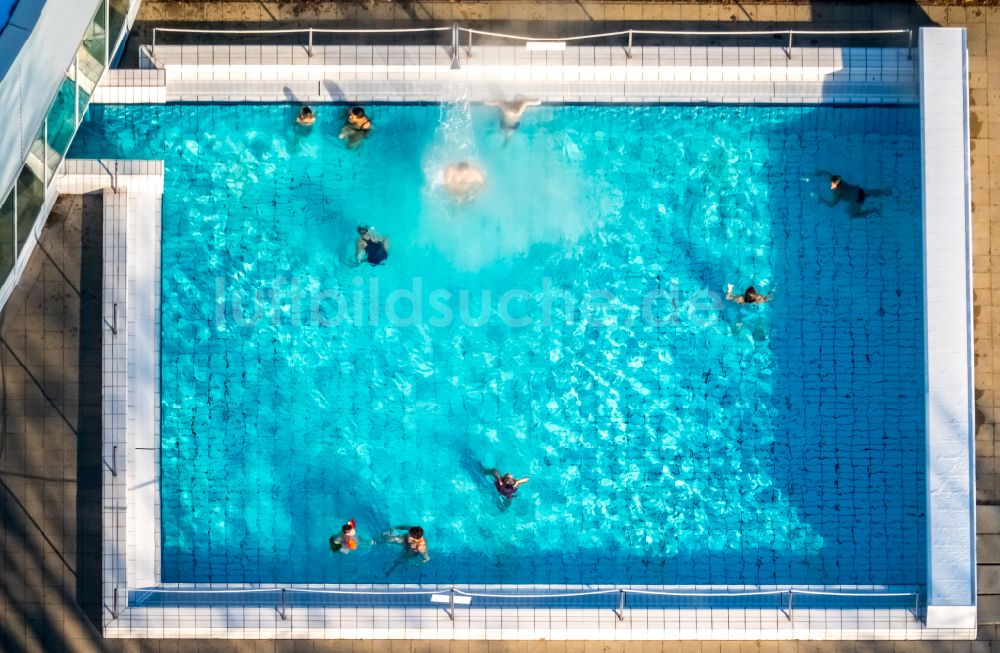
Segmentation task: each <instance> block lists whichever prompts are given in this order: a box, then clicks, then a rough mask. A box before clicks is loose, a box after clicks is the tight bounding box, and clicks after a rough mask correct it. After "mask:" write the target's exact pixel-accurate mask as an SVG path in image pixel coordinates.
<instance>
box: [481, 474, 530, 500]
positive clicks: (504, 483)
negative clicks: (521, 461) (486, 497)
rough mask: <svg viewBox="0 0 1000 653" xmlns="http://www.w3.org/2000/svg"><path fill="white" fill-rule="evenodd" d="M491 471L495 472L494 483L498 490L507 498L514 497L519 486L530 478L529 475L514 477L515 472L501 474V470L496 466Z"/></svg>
mask: <svg viewBox="0 0 1000 653" xmlns="http://www.w3.org/2000/svg"><path fill="white" fill-rule="evenodd" d="M490 473H491V474H493V485H494V486H496V489H497V492H499V493H500V496H502V497H503V498H505V499H512V498H513V497H514V494H515V493H516V492H517V488H519V487H521V486H522V485H524V484H525V483H527V482H528V480H529V479H528V477H527V476H525V477H524V478H514V475H513V474H504V475H503V476H500V472H499V470H497V468H496V467H494V468H493V469H491V470H490Z"/></svg>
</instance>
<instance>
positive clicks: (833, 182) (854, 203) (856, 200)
mask: <svg viewBox="0 0 1000 653" xmlns="http://www.w3.org/2000/svg"><path fill="white" fill-rule="evenodd" d="M815 174H817V175H823V176H827V177H829V178H830V192H831V199H825V198H822V197H820V198H819V201H820V202H822V203H823V204H826V205H827V206H829V207H831V208H832V207H833V206H835V205H837V204H839V203H840V202H844V203H845V204H846V205H847V214H848V215H849V216H851V217H852V218H866V217H868V216H870V215H882V212H881V211H879V210H878V209H867V210H863V209H862V205H863V204H864V203H865V200H866V199H868V198H869V197H878V196H880V195H889V194H891V193H890V192H889V191H884V190H873V191H865V189H864V188H862V187H861V186H855V185H854V184H849V183H847V182H846V181H844V179H843V177H841V176H840V175H835V174H832V173H830V172H827V171H826V170H817V171H816V173H815Z"/></svg>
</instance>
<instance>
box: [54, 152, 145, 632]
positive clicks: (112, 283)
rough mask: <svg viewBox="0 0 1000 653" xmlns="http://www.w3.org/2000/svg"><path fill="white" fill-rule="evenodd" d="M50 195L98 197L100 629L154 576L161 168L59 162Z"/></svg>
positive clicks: (134, 163)
mask: <svg viewBox="0 0 1000 653" xmlns="http://www.w3.org/2000/svg"><path fill="white" fill-rule="evenodd" d="M55 188H56V189H57V190H58V192H59V193H70V194H83V193H90V192H95V191H98V192H101V191H103V196H104V197H103V199H104V215H103V227H102V250H103V257H102V260H103V270H102V278H103V282H102V311H101V313H102V318H103V319H102V321H103V324H102V344H101V348H102V366H103V370H102V378H103V383H102V386H103V387H102V403H103V407H102V427H101V428H102V458H103V460H104V461H105V464H104V468H103V482H102V486H103V487H102V505H101V512H102V517H103V530H102V533H103V537H102V549H103V551H102V556H101V557H102V568H103V569H102V596H103V599H104V610H102V622H103V623H104V624H108V623H110V622H112V621H113V620H114V618H115V615H117V614H119V613H120V612H121V610H122V609H124V607H125V599H126V597H125V593H124V592H123V591H122V590H123V589H124V588H126V587H132V586H135V585H134V584H136V583H138V584H150V583H152V584H155V583H156V581H157V578H158V577H159V570H158V569H157V568H156V563H157V558H156V554H157V551H158V550H159V522H158V516H159V514H158V511H157V506H158V504H159V497H158V491H159V489H158V488H159V460H158V459H157V458H156V455H157V454H158V448H159V429H158V428H157V426H156V424H155V423H154V422H155V421H156V419H157V418H158V415H159V409H158V407H157V404H158V403H159V369H158V368H159V320H158V311H159V285H160V284H159V252H158V251H157V249H158V245H159V233H160V223H159V219H160V199H161V197H162V195H163V163H162V162H160V161H113V160H101V161H79V160H66V161H65V162H64V163H63V165H62V169H61V172H60V173H59V175H58V176H57V177H56V180H55Z"/></svg>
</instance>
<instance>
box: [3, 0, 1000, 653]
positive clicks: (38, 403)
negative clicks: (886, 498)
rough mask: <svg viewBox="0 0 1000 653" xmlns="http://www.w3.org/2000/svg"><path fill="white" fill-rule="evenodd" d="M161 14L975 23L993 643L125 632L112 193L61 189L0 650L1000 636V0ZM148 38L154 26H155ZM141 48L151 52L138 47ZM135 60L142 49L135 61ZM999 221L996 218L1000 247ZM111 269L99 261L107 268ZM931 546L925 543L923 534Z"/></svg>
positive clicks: (41, 274) (208, 7)
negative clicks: (103, 620)
mask: <svg viewBox="0 0 1000 653" xmlns="http://www.w3.org/2000/svg"><path fill="white" fill-rule="evenodd" d="M139 18H140V22H139V24H138V27H137V29H138V32H139V33H140V34H148V28H149V26H150V25H151V24H154V23H155V24H161V25H162V24H177V25H188V26H194V25H195V24H198V23H200V24H202V25H205V24H211V25H225V26H230V25H237V24H239V25H241V26H244V27H246V26H248V25H247V23H251V24H253V25H254V26H258V25H267V26H272V27H277V26H287V25H304V26H308V25H313V26H318V25H319V24H338V25H341V26H346V25H348V24H350V25H352V26H371V25H375V24H378V25H382V26H384V25H387V24H388V25H393V26H399V27H403V26H408V25H414V24H424V23H427V22H434V23H440V22H443V21H452V20H462V21H466V22H470V21H476V22H477V24H479V25H484V26H489V27H495V28H500V27H506V28H508V29H510V28H511V27H519V28H521V29H527V28H529V25H527V24H526V23H528V22H530V23H531V25H530V28H531V33H533V34H546V33H550V34H557V33H566V32H569V31H582V29H580V28H581V27H582V26H586V27H587V30H588V31H589V30H591V29H593V28H601V29H605V28H607V27H611V26H615V25H620V24H625V23H629V24H632V25H633V26H638V25H639V24H640V23H641V24H643V25H649V24H655V25H663V24H664V23H674V24H675V26H676V25H677V24H678V23H684V26H685V27H689V28H702V29H711V28H718V27H720V25H721V24H723V23H732V22H740V23H748V22H753V23H755V25H754V27H755V28H763V27H764V26H766V25H772V24H782V25H798V26H800V27H803V28H805V27H809V28H813V29H866V28H873V27H879V28H886V27H909V26H914V25H927V24H939V25H947V26H965V27H967V28H968V30H969V51H970V52H969V54H970V56H969V65H970V86H971V97H970V118H971V125H972V143H971V146H972V173H973V178H972V186H973V249H974V287H975V344H976V407H977V415H976V418H977V419H976V459H977V461H976V464H977V473H976V482H977V502H978V503H979V504H980V505H979V510H978V522H979V524H978V525H979V530H980V533H981V535H980V538H979V541H978V548H979V552H980V556H981V562H982V564H981V566H980V573H979V578H980V591H981V596H980V618H981V621H982V623H983V625H982V626H981V628H980V640H981V641H978V642H948V643H940V642H939V643H930V642H836V643H835V642H781V643H776V642H641V643H626V642H606V643H605V642H428V641H413V642H410V641H393V642H371V641H367V642H350V641H294V642H292V641H278V642H275V641H220V640H202V641H177V640H173V641H157V640H143V641H114V640H102V639H101V638H100V634H99V632H98V631H97V629H96V628H95V627H94V626H93V622H94V621H95V620H96V619H97V616H98V615H99V610H100V597H99V595H98V594H99V590H100V586H99V580H98V579H99V574H100V558H99V555H100V548H99V547H100V534H99V530H98V529H99V527H100V519H99V506H100V469H101V467H100V466H101V464H102V463H101V460H100V453H99V447H98V443H99V438H100V415H99V412H97V410H98V409H99V405H100V385H99V378H100V370H99V366H98V364H97V361H96V359H95V352H97V353H96V356H99V351H100V349H99V346H100V318H99V309H98V312H96V313H95V306H97V305H98V303H99V300H100V297H99V296H97V295H95V294H94V293H99V292H100V262H99V258H97V257H98V255H99V249H100V240H99V239H100V217H101V205H100V198H99V197H97V196H89V195H88V196H84V197H64V198H61V199H60V201H59V203H58V204H57V205H56V208H55V210H54V211H53V213H52V215H51V216H50V217H49V220H48V222H47V225H46V228H45V230H44V232H43V235H42V239H41V242H40V247H39V248H38V250H36V252H35V254H34V255H33V257H32V259H31V261H30V263H29V266H28V269H27V270H26V272H25V274H24V277H23V279H22V281H21V283H20V285H19V286H18V288H17V290H16V291H15V294H14V296H12V298H11V300H10V302H9V303H8V306H7V307H6V309H5V310H4V312H3V314H2V316H0V385H2V397H0V402H2V404H0V414H2V421H0V651H2V652H3V653H7V652H11V653H21V652H27V651H87V652H90V651H164V652H166V651H171V652H173V651H266V652H269V653H270V652H277V651H317V652H320V651H342V652H346V651H365V652H370V653H375V652H382V651H392V652H396V651H404V652H414V653H416V652H418V651H419V652H425V651H426V652H431V651H435V652H436V651H442V652H444V651H455V652H457V651H461V652H462V653H471V652H473V651H475V652H480V651H483V652H488V653H492V652H498V651H502V652H505V653H520V652H521V651H540V652H546V653H548V652H558V653H578V652H581V653H589V652H590V651H594V652H597V651H602V652H605V651H606V652H609V653H610V652H619V651H622V652H624V651H643V652H645V651H650V652H660V651H685V652H687V651H690V652H691V653H724V652H733V653H742V652H744V651H745V652H749V651H755V652H756V651H776V652H777V651H781V652H785V651H787V652H789V653H792V652H803V653H804V652H806V651H809V652H812V651H821V650H822V651H834V650H838V651H855V650H856V651H886V652H889V651H901V652H902V651H923V650H926V651H930V650H953V651H955V652H956V653H957V652H959V651H987V650H992V649H993V648H994V647H995V648H997V649H998V650H1000V641H990V640H1000V638H998V632H997V626H996V625H995V624H996V623H997V622H1000V464H998V462H997V456H998V454H1000V443H998V440H1000V428H998V426H997V418H998V416H1000V358H997V357H996V356H995V355H994V353H993V349H994V347H993V345H994V340H996V341H997V342H998V343H1000V6H972V7H966V6H954V7H945V6H924V5H919V4H914V3H893V4H878V3H872V4H863V3H845V4H825V3H806V2H803V3H799V4H795V5H791V4H782V5H768V4H747V3H742V4H740V3H730V4H710V3H705V4H669V3H661V2H655V1H652V0H647V1H643V2H586V1H582V0H581V1H575V2H545V1H539V2H499V1H492V2H449V1H434V0H430V1H424V2H419V1H414V2H409V1H406V2H404V1H401V0H400V1H398V2H386V1H382V2H339V3H337V2H315V1H314V2H287V3H277V2H251V1H231V2H176V1H164V0H160V1H156V0H145V2H144V3H143V8H142V11H141V13H140V17H139ZM137 40H139V41H143V42H146V41H148V36H146V37H142V36H140V38H139V39H137ZM130 50H134V46H133V48H130ZM126 61H127V59H126ZM992 224H997V225H998V227H997V233H996V239H995V240H996V241H997V244H996V246H994V245H993V238H992V235H993V234H992V230H991V226H992ZM95 274H96V275H97V276H96V277H95V276H94V275H95ZM914 544H915V545H918V546H922V545H923V543H914Z"/></svg>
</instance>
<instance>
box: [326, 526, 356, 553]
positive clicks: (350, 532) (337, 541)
mask: <svg viewBox="0 0 1000 653" xmlns="http://www.w3.org/2000/svg"><path fill="white" fill-rule="evenodd" d="M356 548H358V536H357V534H356V533H355V531H354V520H353V519H349V520H348V521H347V523H346V524H344V525H343V526H341V527H340V534H339V535H333V536H331V537H330V549H331V550H332V551H333V552H335V553H345V554H346V553H350V552H351V551H353V550H355V549H356Z"/></svg>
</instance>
